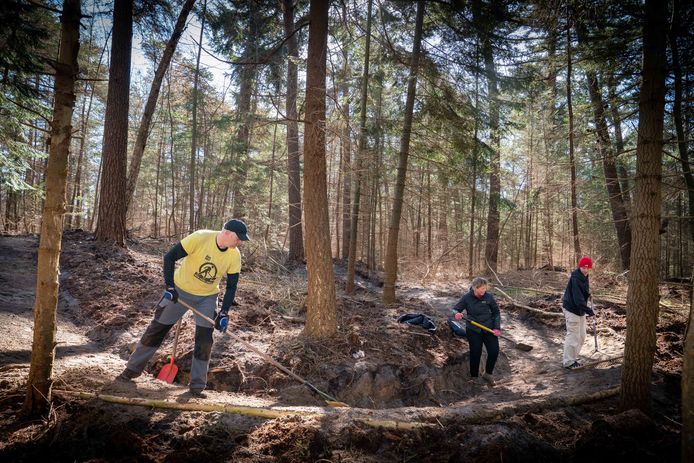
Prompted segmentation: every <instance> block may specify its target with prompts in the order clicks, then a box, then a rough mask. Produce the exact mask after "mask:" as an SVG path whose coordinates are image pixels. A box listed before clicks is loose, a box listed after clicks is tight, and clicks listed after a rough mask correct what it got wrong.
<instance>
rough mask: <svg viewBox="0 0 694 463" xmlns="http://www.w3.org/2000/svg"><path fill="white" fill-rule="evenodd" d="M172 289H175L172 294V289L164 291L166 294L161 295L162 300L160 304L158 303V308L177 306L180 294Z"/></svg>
mask: <svg viewBox="0 0 694 463" xmlns="http://www.w3.org/2000/svg"><path fill="white" fill-rule="evenodd" d="M171 289H173V292H171V290H170V289H167V290H166V291H164V293H163V294H162V295H161V299H159V302H157V307H160V308H164V307H168V306H170V305H173V304H175V302H176V301H177V300H178V293H177V292H176V289H175V288H171ZM174 297H175V299H174Z"/></svg>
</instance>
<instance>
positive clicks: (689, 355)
mask: <svg viewBox="0 0 694 463" xmlns="http://www.w3.org/2000/svg"><path fill="white" fill-rule="evenodd" d="M675 3H677V0H675ZM692 275H694V270H693V271H692ZM689 296H690V297H689V300H690V306H689V323H688V324H687V331H686V333H685V337H684V354H683V356H682V357H683V360H684V365H683V366H682V463H688V462H690V461H694V291H692V292H690V294H689Z"/></svg>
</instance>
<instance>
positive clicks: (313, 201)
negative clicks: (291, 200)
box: [304, 0, 337, 338]
mask: <svg viewBox="0 0 694 463" xmlns="http://www.w3.org/2000/svg"><path fill="white" fill-rule="evenodd" d="M328 10H329V2H325V1H323V0H311V6H310V12H309V21H310V26H309V37H308V61H307V66H308V68H307V72H306V123H305V129H304V164H305V165H304V186H305V200H304V207H305V216H306V236H310V237H311V240H312V243H311V246H307V247H306V268H307V271H308V296H307V298H306V327H305V328H304V334H305V335H306V336H308V337H310V338H325V337H328V336H332V335H334V334H335V333H336V331H337V312H336V307H335V280H334V276H333V263H332V253H331V249H330V222H329V219H328V192H327V185H326V162H325V95H326V93H325V75H326V56H327V53H326V52H327V45H328Z"/></svg>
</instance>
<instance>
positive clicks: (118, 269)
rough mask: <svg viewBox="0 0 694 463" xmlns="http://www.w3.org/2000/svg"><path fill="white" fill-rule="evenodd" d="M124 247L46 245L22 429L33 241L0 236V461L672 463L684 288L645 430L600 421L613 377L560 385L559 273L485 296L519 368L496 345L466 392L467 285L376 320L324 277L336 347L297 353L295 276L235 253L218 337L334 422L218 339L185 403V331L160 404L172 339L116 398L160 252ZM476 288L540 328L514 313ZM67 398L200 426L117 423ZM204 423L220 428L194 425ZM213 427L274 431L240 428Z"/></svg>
mask: <svg viewBox="0 0 694 463" xmlns="http://www.w3.org/2000/svg"><path fill="white" fill-rule="evenodd" d="M129 246H130V247H129V249H127V250H123V249H114V248H107V247H103V246H100V245H98V244H97V243H95V242H94V241H93V240H92V239H91V236H90V235H88V234H86V233H82V232H71V233H68V234H66V236H65V237H64V240H63V252H62V255H61V298H60V303H59V309H58V329H57V342H58V345H57V348H56V359H55V367H54V403H53V404H54V405H53V408H52V411H51V413H50V416H49V417H48V418H47V419H44V420H37V421H27V420H24V419H22V418H21V417H20V414H19V412H20V409H21V406H22V403H23V399H24V395H25V387H26V379H27V374H28V371H29V368H28V367H29V363H30V359H31V345H32V335H33V330H32V327H33V315H32V305H33V300H34V287H35V271H36V270H35V269H36V260H37V247H38V240H37V238H36V237H28V236H0V263H1V265H0V404H2V405H1V406H0V461H13V462H20V461H35V460H38V459H40V460H42V461H92V462H97V461H152V462H183V461H203V459H210V460H212V461H239V462H294V461H322V462H385V461H403V462H416V461H435V462H444V461H446V462H448V461H469V460H472V461H482V462H486V461H489V462H491V461H506V462H508V461H533V462H534V461H569V462H573V461H579V460H585V459H588V461H611V462H615V461H624V460H627V459H630V460H632V461H644V460H650V461H653V459H655V458H658V459H659V460H660V461H679V445H680V424H679V423H680V422H681V414H680V380H681V372H682V350H683V337H684V330H685V327H686V317H687V316H688V311H689V296H688V293H689V290H688V287H687V286H685V285H678V284H663V285H661V296H662V303H663V306H662V308H661V313H660V318H659V322H658V329H657V352H656V361H655V366H654V374H653V384H652V392H653V410H654V412H653V414H652V416H651V417H648V416H646V415H644V414H642V413H640V412H637V411H634V410H631V411H627V412H622V413H620V412H619V410H618V405H619V397H618V395H617V394H616V390H615V388H616V387H617V386H618V385H619V382H620V377H621V365H622V363H621V359H616V360H612V361H606V362H603V363H598V364H595V365H593V366H587V367H585V368H581V369H578V370H575V371H568V370H565V369H563V368H562V367H561V353H562V345H563V338H564V332H565V330H564V319H563V316H556V315H558V314H560V313H561V309H560V307H561V304H560V301H561V292H562V291H563V288H564V285H565V284H566V280H567V277H568V273H566V272H552V271H542V270H524V271H517V272H511V273H506V274H501V275H499V277H498V279H499V280H500V282H497V281H494V282H493V283H494V285H493V286H492V289H491V291H492V293H495V295H496V297H497V301H498V302H499V304H500V307H501V311H502V328H503V331H502V334H504V335H507V336H509V337H510V338H513V339H515V340H516V341H518V342H522V343H524V344H528V345H530V346H532V347H533V349H532V350H531V351H530V352H524V351H521V350H518V349H515V348H514V344H513V343H512V342H509V341H506V340H501V341H500V343H501V355H500V357H499V361H498V363H497V367H496V369H495V371H494V376H495V377H496V378H497V385H496V386H495V387H490V386H487V385H484V386H483V385H478V384H476V383H473V382H471V381H470V375H469V372H468V345H467V342H466V341H465V340H464V339H460V338H457V337H455V336H453V335H452V333H451V331H450V330H449V328H448V326H447V324H446V319H447V314H448V311H449V309H450V308H451V307H452V306H453V305H454V304H455V302H456V301H457V299H458V298H459V297H460V295H461V294H462V293H463V292H464V291H466V290H467V287H468V285H469V280H466V279H463V278H461V279H458V280H457V281H456V282H455V283H450V282H448V283H446V282H444V281H442V280H443V278H441V279H439V280H438V281H434V282H428V283H426V284H423V283H422V282H421V281H416V280H415V279H414V278H409V279H408V278H404V279H403V282H402V283H400V284H399V286H398V296H399V298H400V302H399V303H398V304H393V305H384V304H382V303H381V302H380V299H379V296H380V292H379V290H378V286H379V282H378V280H377V278H373V279H368V278H364V276H363V275H362V276H361V277H360V279H359V285H358V289H357V291H356V292H355V294H353V295H350V296H347V295H345V293H344V291H343V287H344V283H343V282H344V273H345V271H344V266H343V265H341V263H339V262H338V263H336V266H335V271H336V281H337V286H338V324H339V333H338V335H337V336H335V337H333V338H331V339H329V340H327V341H323V342H309V341H307V340H306V339H304V338H303V337H301V336H300V334H301V330H302V328H303V323H302V318H303V317H304V316H305V307H304V299H305V296H306V275H305V269H303V268H299V269H295V270H292V271H290V270H287V269H285V268H283V267H282V266H281V265H279V264H277V261H278V260H279V257H278V258H276V259H274V260H273V259H272V258H271V257H269V256H266V257H262V258H261V257H258V256H256V254H257V253H252V252H251V253H248V254H250V255H249V257H247V258H246V261H245V262H244V270H243V274H242V277H241V282H240V285H239V290H238V293H237V300H238V302H239V303H240V306H239V307H238V309H237V310H236V311H235V312H233V314H232V316H231V322H232V324H233V325H234V326H235V327H236V328H235V329H234V333H235V334H236V335H238V336H240V337H241V338H242V339H244V340H245V341H247V342H249V343H252V344H253V346H255V347H256V348H258V349H260V350H262V351H263V352H266V353H267V354H268V355H270V356H272V357H273V358H274V359H276V360H277V361H279V362H280V363H282V364H284V365H286V366H287V367H289V368H291V369H292V370H293V371H294V372H296V373H297V374H299V375H300V376H302V377H304V378H306V379H307V380H308V381H309V382H310V383H311V384H313V385H314V386H316V387H317V388H318V389H320V390H322V391H325V392H328V393H329V394H332V395H333V396H335V397H337V398H338V399H339V400H340V401H343V402H346V403H347V404H349V405H350V407H349V408H330V407H325V403H324V402H323V401H322V400H321V399H320V397H317V396H315V395H313V394H312V393H311V391H310V390H309V389H308V388H307V387H306V386H305V385H302V384H301V383H299V382H297V381H296V380H293V379H292V378H290V377H288V376H287V375H285V374H284V373H282V372H280V371H279V370H277V369H276V368H275V367H273V366H272V365H271V364H269V363H267V362H266V361H264V360H263V359H262V358H260V357H259V356H257V355H255V354H253V353H252V352H250V351H249V350H248V349H246V348H245V347H244V346H243V344H242V343H238V342H235V341H234V340H233V339H232V337H230V336H225V335H222V334H220V333H218V332H215V344H214V347H213V353H212V360H211V364H210V374H209V378H208V379H209V382H208V391H207V394H206V397H205V398H197V397H192V396H191V395H190V394H189V393H188V388H187V386H186V384H187V380H188V372H189V368H190V362H191V356H192V349H193V336H194V322H193V319H192V316H190V315H186V316H184V322H183V324H182V331H181V335H180V340H179V353H178V356H177V359H176V364H177V365H178V366H179V368H180V370H179V373H178V376H177V378H176V381H175V382H174V383H173V384H171V385H169V384H166V383H164V382H162V381H159V380H157V379H156V375H157V373H158V372H159V371H160V369H161V368H162V366H163V365H165V364H166V363H167V362H168V361H169V358H170V354H171V350H172V345H173V341H172V338H173V335H172V334H170V335H169V336H168V337H167V339H166V340H165V341H164V344H163V345H162V347H161V349H160V350H159V351H158V353H157V354H156V355H155V357H154V358H153V360H152V362H150V365H149V366H148V368H147V371H146V373H145V374H143V375H142V376H141V377H139V378H137V379H135V380H134V381H121V380H117V379H116V376H117V375H118V374H119V373H120V372H121V371H122V370H123V368H124V366H125V363H126V361H127V358H128V356H129V354H130V352H131V351H132V349H133V348H134V346H135V344H136V342H137V341H138V339H139V337H140V336H141V335H142V333H143V331H144V329H145V327H146V326H147V325H148V323H149V321H150V320H151V317H152V313H153V310H152V307H153V305H154V304H155V303H156V302H157V299H158V298H159V296H160V293H161V287H162V282H161V280H162V278H161V255H162V251H163V250H165V249H166V248H167V247H168V245H167V244H166V243H163V242H159V241H154V240H140V241H134V242H131V243H130V244H129ZM246 251H247V250H244V252H245V253H246ZM403 273H404V274H405V275H407V273H408V272H407V271H405V272H403ZM420 280H421V279H420ZM499 283H503V286H501V285H500V284H499ZM495 287H496V288H500V289H502V290H503V291H504V292H505V293H506V294H509V295H510V296H511V297H513V298H514V299H517V300H518V301H520V302H521V303H522V304H525V305H527V306H530V307H532V308H536V309H540V310H542V311H544V312H549V314H542V313H539V312H535V311H529V310H527V309H523V308H519V307H517V306H515V305H513V304H512V303H510V302H509V301H508V300H507V299H506V298H505V297H501V296H500V294H499V293H498V292H495ZM591 287H592V289H593V291H594V293H595V294H596V297H595V299H596V310H597V312H598V314H599V317H598V342H599V351H598V352H595V348H594V338H593V335H592V331H591V329H590V327H589V333H588V336H587V338H586V343H585V345H584V347H583V351H582V354H583V356H584V362H585V363H591V362H597V361H600V360H604V359H611V358H614V357H619V356H620V355H621V354H622V352H623V347H624V339H625V335H626V311H627V308H626V307H625V300H626V282H625V281H623V280H620V278H618V277H616V276H614V275H608V274H595V275H593V276H592V277H591ZM518 288H524V289H518ZM404 313H424V314H426V315H428V316H430V317H431V318H432V319H434V320H435V321H436V323H437V326H438V329H437V331H436V332H435V333H429V332H427V331H426V330H424V329H423V328H421V327H417V326H408V325H404V324H400V323H397V318H398V316H400V315H402V314H404ZM483 360H484V359H483ZM482 364H483V365H484V361H483V362H482ZM77 391H79V392H86V393H91V394H97V393H98V394H100V397H103V398H104V399H108V398H125V399H128V398H130V399H133V398H136V399H141V400H149V401H155V400H156V401H165V402H164V403H165V404H170V405H177V406H180V407H191V408H194V407H198V408H200V410H175V409H170V408H159V407H153V406H151V403H152V402H147V403H146V404H145V405H139V406H137V405H135V406H133V405H125V404H116V403H111V402H107V401H105V400H101V399H99V398H96V397H91V398H90V397H87V396H81V397H80V396H78V395H77V394H76V392H77ZM148 404H149V405H148ZM205 405H219V406H220V407H221V406H226V407H227V409H226V411H223V410H221V408H217V409H216V411H204V410H202V408H203V407H204V406H205ZM231 407H251V408H248V409H245V408H244V409H243V410H245V411H246V412H248V410H250V411H253V410H256V409H262V408H265V409H269V410H272V411H273V412H274V413H275V414H283V416H279V417H275V418H272V417H270V418H268V417H258V416H249V415H247V414H239V413H234V412H233V410H232V409H231ZM220 410H221V411H220ZM236 410H240V408H237V409H236Z"/></svg>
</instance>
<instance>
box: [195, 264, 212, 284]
mask: <svg viewBox="0 0 694 463" xmlns="http://www.w3.org/2000/svg"><path fill="white" fill-rule="evenodd" d="M194 275H195V278H197V279H198V280H200V281H202V282H203V283H207V284H208V285H211V284H214V281H215V280H216V279H217V267H216V266H215V265H214V263H212V262H205V263H204V264H202V265H201V266H200V268H199V269H198V271H197V272H195V274H194Z"/></svg>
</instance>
